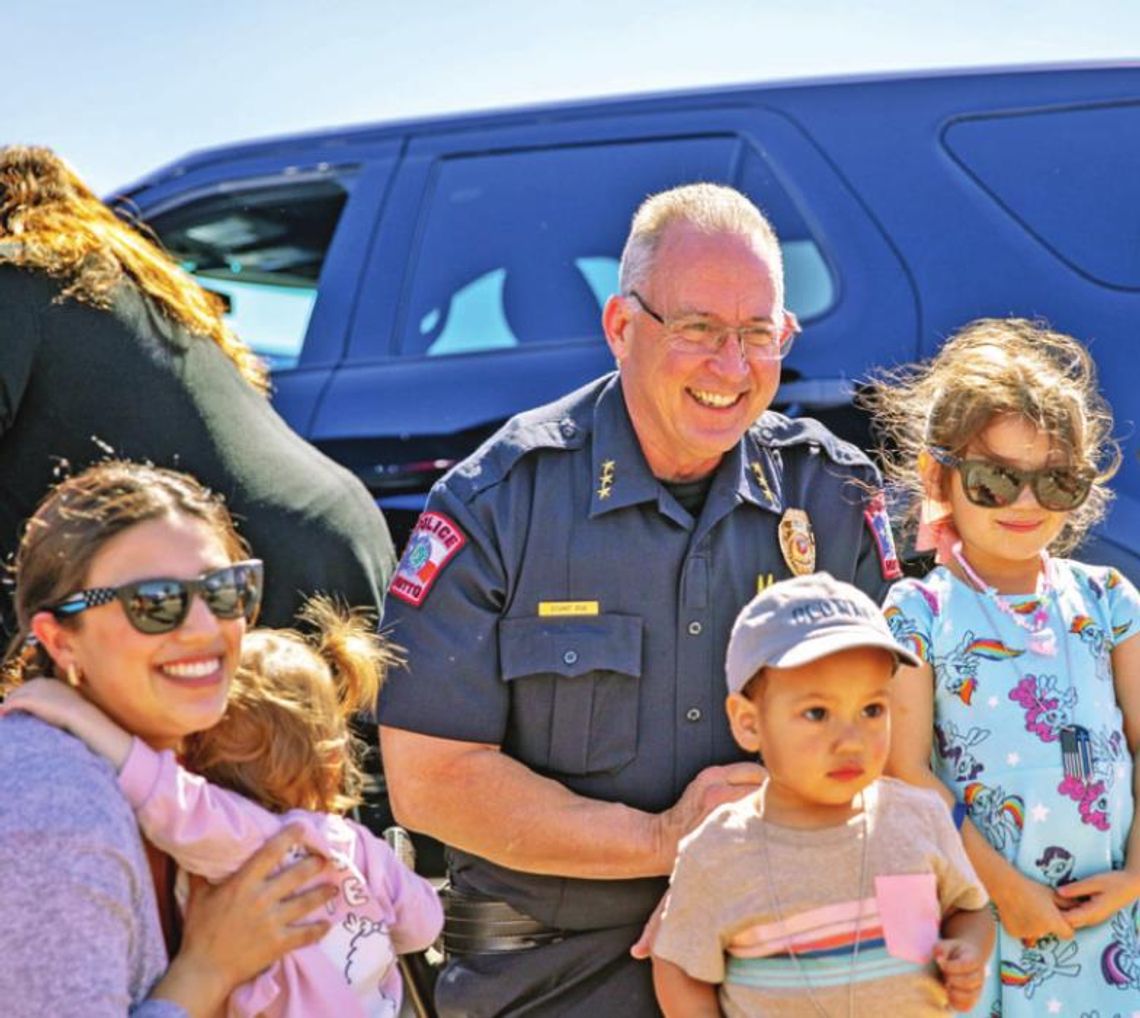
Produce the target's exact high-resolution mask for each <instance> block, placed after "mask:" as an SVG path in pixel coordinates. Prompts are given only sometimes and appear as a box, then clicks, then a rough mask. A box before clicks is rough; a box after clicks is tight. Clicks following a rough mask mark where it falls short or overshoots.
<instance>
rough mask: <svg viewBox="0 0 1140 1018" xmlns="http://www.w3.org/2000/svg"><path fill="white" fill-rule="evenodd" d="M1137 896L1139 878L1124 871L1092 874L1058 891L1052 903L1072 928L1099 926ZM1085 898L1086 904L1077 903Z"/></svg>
mask: <svg viewBox="0 0 1140 1018" xmlns="http://www.w3.org/2000/svg"><path fill="white" fill-rule="evenodd" d="M1138 897H1140V876H1137V875H1136V874H1135V873H1129V872H1128V871H1127V870H1109V871H1108V872H1106V873H1094V874H1093V875H1092V876H1091V877H1085V879H1084V880H1077V881H1075V882H1074V883H1072V884H1065V885H1064V886H1062V887H1058V888H1057V892H1056V896H1055V901H1056V904H1057V906H1058V907H1059V908H1060V909H1061V912H1062V914H1063V915H1064V917H1065V921H1066V922H1067V923H1068V924H1069V925H1070V926H1071V927H1072V928H1073V929H1074V930H1079V929H1080V928H1081V927H1082V926H1098V925H1099V924H1100V923H1103V922H1104V921H1105V920H1106V919H1108V918H1109V917H1110V916H1111V915H1112V914H1113V913H1114V912H1116V911H1117V910H1119V909H1122V908H1127V907H1128V906H1129V905H1131V904H1132V902H1134V901H1135V900H1136V899H1137V898H1138ZM1081 898H1087V899H1088V900H1087V901H1080V900H1079V899H1081Z"/></svg>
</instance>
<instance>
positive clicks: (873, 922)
mask: <svg viewBox="0 0 1140 1018" xmlns="http://www.w3.org/2000/svg"><path fill="white" fill-rule="evenodd" d="M856 931H858V939H859V940H860V942H861V943H862V944H863V945H867V946H869V945H870V944H872V943H882V939H883V923H882V920H881V919H880V917H879V903H878V900H877V899H876V898H875V897H874V896H872V897H870V898H864V899H863V900H862V901H845V902H842V903H840V904H838V905H825V906H824V907H823V908H814V909H809V910H807V911H806V912H799V913H797V914H796V915H793V916H789V917H788V918H787V919H784V920H777V921H775V922H770V923H757V924H756V925H754V926H748V927H745V928H744V929H742V930H738V931H737V932H736V933H734V934H733V936H732V938H731V939H730V940H729V942H728V944H727V945H726V950H727V952H728V954H729V955H730V956H731V957H733V958H768V957H772V956H775V955H786V954H789V953H790V952H792V951H795V953H796V955H797V956H799V957H800V958H805V957H811V956H813V955H817V954H819V955H834V954H850V953H851V950H852V948H853V946H854V944H855V939H856ZM860 950H862V948H860Z"/></svg>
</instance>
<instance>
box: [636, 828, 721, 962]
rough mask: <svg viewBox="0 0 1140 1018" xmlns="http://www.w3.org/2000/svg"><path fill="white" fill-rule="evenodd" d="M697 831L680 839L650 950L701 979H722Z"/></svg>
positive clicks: (710, 896) (716, 926)
mask: <svg viewBox="0 0 1140 1018" xmlns="http://www.w3.org/2000/svg"><path fill="white" fill-rule="evenodd" d="M703 830H705V828H703V827H702V828H698V829H697V831H696V832H695V833H694V834H692V835H690V836H689V837H688V838H686V839H685V840H684V841H682V842H681V845H680V847H679V849H678V851H677V861H676V862H675V863H674V865H673V875H672V877H670V879H669V901H668V903H667V904H666V906H665V911H664V913H663V914H662V916H661V926H660V928H659V929H658V931H657V939H656V940H655V941H654V943H653V953H654V954H655V955H656V956H657V957H659V958H663V959H664V960H665V961H670V962H672V963H673V964H674V965H677V966H679V967H680V968H682V969H684V971H685V972H686V973H688V975H690V976H692V978H693V979H699V980H700V981H701V982H704V983H723V982H724V945H723V944H722V943H721V938H720V929H719V923H718V922H717V916H716V913H714V912H713V908H714V907H715V903H716V894H715V893H714V892H713V888H712V881H711V877H712V874H710V873H709V872H708V867H707V866H706V865H705V864H704V863H703V862H702V853H703V849H702V842H703V841H704V840H705V839H704V838H702V836H701V832H702V831H703Z"/></svg>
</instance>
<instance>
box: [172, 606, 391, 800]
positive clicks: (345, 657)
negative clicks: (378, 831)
mask: <svg viewBox="0 0 1140 1018" xmlns="http://www.w3.org/2000/svg"><path fill="white" fill-rule="evenodd" d="M298 620H299V621H300V622H301V624H302V625H304V626H305V627H306V632H305V633H302V632H300V631H298V630H295V629H254V630H252V631H251V632H249V633H247V634H246V636H245V639H244V640H243V641H242V655H241V665H240V667H239V668H238V671H237V675H236V676H235V677H234V681H233V684H232V685H231V687H230V696H229V703H228V705H227V707H226V713H225V715H224V717H223V718H222V720H221V721H220V722H218V724H216V725H214V727H213V728H210V729H207V730H206V731H203V732H198V733H196V734H194V735H191V736H190V737H189V738H188V739H187V740H186V743H185V746H184V752H183V762H184V763H185V765H186V766H187V767H188V768H190V770H192V771H195V772H196V773H198V774H201V775H203V776H204V777H205V778H207V779H208V780H209V781H212V782H213V783H214V784H216V785H220V786H222V787H224V788H229V789H231V790H232V791H235V792H238V793H240V794H241V795H244V796H245V797H246V798H248V799H253V800H255V801H256V802H259V803H261V805H262V806H264V807H265V808H266V809H269V810H272V811H274V812H276V813H283V812H285V811H286V810H290V809H306V810H314V811H317V812H321V813H344V812H345V811H347V810H349V809H351V808H352V807H353V806H355V805H357V804H358V803H359V802H360V793H361V786H362V782H363V771H362V769H361V757H362V755H363V753H364V749H365V747H364V745H363V743H362V741H361V740H360V739H359V738H358V737H357V736H356V735H355V734H354V733H353V731H352V727H351V725H350V719H351V717H352V716H353V715H354V714H357V713H359V712H360V711H362V710H371V709H373V707H374V706H375V703H376V697H377V695H378V693H379V691H380V686H381V684H382V683H383V680H384V676H385V674H386V673H387V670H388V668H389V667H390V666H391V665H393V664H395V663H397V662H399V661H400V660H401V657H400V654H399V652H398V651H397V650H396V648H395V647H393V646H392V644H390V643H388V641H387V640H386V639H385V638H384V637H383V636H381V635H380V634H379V633H377V632H376V624H375V620H374V618H373V617H372V616H370V615H369V614H368V613H367V612H364V611H359V610H353V611H349V610H347V609H345V608H343V607H341V606H340V605H338V604H337V603H336V602H335V601H333V600H332V599H330V598H328V597H325V596H323V595H318V596H316V597H312V598H310V599H309V600H308V601H307V602H306V604H305V607H304V608H303V609H302V610H301V612H300V614H299V615H298Z"/></svg>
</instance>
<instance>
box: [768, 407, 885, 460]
mask: <svg viewBox="0 0 1140 1018" xmlns="http://www.w3.org/2000/svg"><path fill="white" fill-rule="evenodd" d="M749 436H750V438H751V439H752V440H753V441H754V442H756V443H757V444H758V445H761V446H767V447H768V448H770V449H786V450H788V451H792V450H797V449H802V451H804V452H815V451H816V450H820V451H822V452H823V453H825V454H826V456H827V457H828V459H830V460H831V461H832V462H834V463H841V464H843V465H844V466H860V467H874V464H873V463H872V462H871V460H870V458H869V457H868V456H867V454H866V453H865V452H863V450H862V449H860V448H859V447H858V446H857V445H852V444H851V443H850V442H845V441H844V440H843V439H842V438H840V437H839V436H838V435H836V434H834V433H833V432H831V431H829V430H828V429H827V427H825V426H824V425H823V424H821V423H820V422H819V421H817V420H816V419H815V418H814V417H785V416H784V415H783V414H781V413H777V412H776V411H774V410H769V411H767V412H766V413H763V414H761V415H760V417H759V418H758V419H757V421H756V423H755V424H753V425H752V427H751V428H750V429H749Z"/></svg>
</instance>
